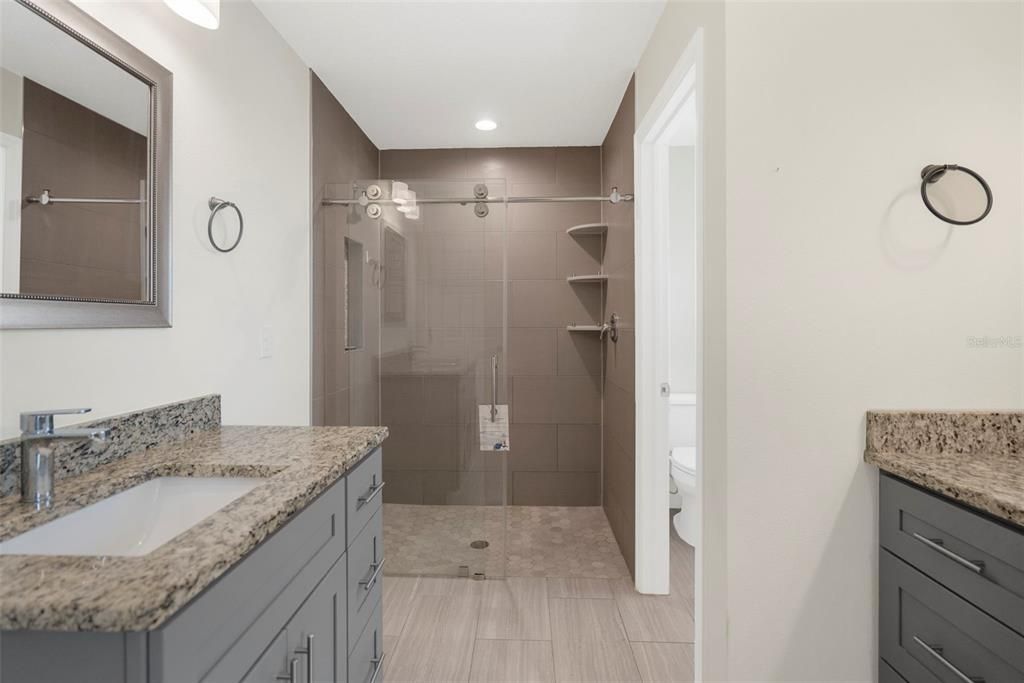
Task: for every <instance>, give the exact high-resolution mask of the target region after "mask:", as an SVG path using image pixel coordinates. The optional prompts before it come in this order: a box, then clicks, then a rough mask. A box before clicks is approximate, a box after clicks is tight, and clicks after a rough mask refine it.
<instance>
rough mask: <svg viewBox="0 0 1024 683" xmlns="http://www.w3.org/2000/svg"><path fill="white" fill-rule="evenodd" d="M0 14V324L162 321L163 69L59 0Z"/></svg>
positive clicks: (24, 2) (166, 263) (166, 75)
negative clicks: (0, 217)
mask: <svg viewBox="0 0 1024 683" xmlns="http://www.w3.org/2000/svg"><path fill="white" fill-rule="evenodd" d="M0 13H2V16H0V209H2V219H3V220H2V227H0V328H4V329H12V328H66V327H167V326H170V323H171V306H170V303H171V302H170V298H171V297H170V295H171V288H170V283H171V278H170V265H171V262H170V253H171V251H170V177H171V157H170V155H171V95H172V92H171V91H172V76H171V73H170V72H169V71H167V70H166V69H164V68H163V67H161V66H160V65H159V64H157V63H156V62H155V61H154V60H152V59H151V58H149V57H148V56H146V55H145V54H143V53H142V52H140V51H139V50H138V49H136V48H134V47H133V46H132V45H130V44H129V43H128V42H127V41H125V40H123V39H122V38H120V37H119V36H118V35H116V34H115V33H113V32H112V31H110V30H109V29H107V28H106V27H105V26H103V25H102V24H100V23H99V22H97V21H96V20H95V19H93V18H92V17H90V16H89V15H88V14H86V13H85V12H83V11H82V10H80V9H78V8H77V7H76V6H74V5H73V4H71V3H70V2H68V1H67V0H36V1H30V0H14V1H10V0H7V1H4V2H0Z"/></svg>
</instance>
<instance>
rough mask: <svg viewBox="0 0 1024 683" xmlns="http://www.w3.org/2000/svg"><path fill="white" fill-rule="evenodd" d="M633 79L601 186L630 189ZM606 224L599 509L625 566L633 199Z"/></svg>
mask: <svg viewBox="0 0 1024 683" xmlns="http://www.w3.org/2000/svg"><path fill="white" fill-rule="evenodd" d="M634 120H635V96H634V83H633V81H632V80H631V81H630V83H629V86H628V87H627V88H626V92H625V95H623V98H622V103H621V104H620V105H619V110H618V112H617V113H616V114H615V119H614V120H613V121H612V125H611V128H610V129H609V130H608V135H607V136H606V137H605V140H604V145H603V146H602V147H601V150H602V155H601V156H602V183H603V188H602V191H603V192H604V193H605V194H607V193H608V192H610V191H611V189H612V187H618V188H619V191H620V192H623V193H632V192H633V132H634ZM603 211H604V220H605V222H606V223H607V224H608V237H607V243H606V246H605V258H604V262H605V272H606V273H608V276H609V277H608V288H607V298H606V301H605V310H604V318H605V319H606V320H607V319H608V318H609V317H610V316H611V315H612V314H613V313H617V314H618V315H619V316H620V322H619V326H620V327H619V341H618V343H617V344H611V343H610V344H608V345H607V349H606V353H605V372H604V433H603V435H602V442H603V444H604V498H603V500H604V510H605V514H606V515H607V517H608V521H609V523H610V524H611V527H612V531H613V532H614V533H615V538H616V539H617V540H618V542H619V547H620V548H621V549H622V554H623V556H624V557H625V558H626V563H627V564H628V565H629V569H630V572H632V571H633V566H634V565H633V561H634V545H633V544H634V530H635V523H636V515H635V501H636V494H635V488H634V487H635V483H634V480H635V456H636V453H635V449H634V443H635V438H634V437H635V431H636V418H635V415H636V409H635V400H634V390H633V376H634V354H635V348H636V344H635V339H636V337H635V320H636V318H635V315H634V302H633V282H634V280H633V277H634V260H633V204H632V203H631V202H629V203H621V204H604V206H603Z"/></svg>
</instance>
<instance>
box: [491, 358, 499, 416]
mask: <svg viewBox="0 0 1024 683" xmlns="http://www.w3.org/2000/svg"><path fill="white" fill-rule="evenodd" d="M497 419H498V356H497V355H494V356H491V422H494V421H495V420H497Z"/></svg>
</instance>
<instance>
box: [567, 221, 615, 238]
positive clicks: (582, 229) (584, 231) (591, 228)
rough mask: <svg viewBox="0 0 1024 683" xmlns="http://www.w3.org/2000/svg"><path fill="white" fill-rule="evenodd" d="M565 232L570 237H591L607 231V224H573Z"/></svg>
mask: <svg viewBox="0 0 1024 683" xmlns="http://www.w3.org/2000/svg"><path fill="white" fill-rule="evenodd" d="M565 232H566V234H567V235H569V236H570V237H593V236H595V235H603V234H605V233H606V232H608V225H607V224H606V223H583V224H582V225H574V226H572V227H571V228H569V229H568V230H566V231H565Z"/></svg>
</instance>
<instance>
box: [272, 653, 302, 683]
mask: <svg viewBox="0 0 1024 683" xmlns="http://www.w3.org/2000/svg"><path fill="white" fill-rule="evenodd" d="M277 680H279V681H288V683H299V658H298V657H292V658H291V660H290V661H289V662H288V673H287V674H281V675H280V676H278V677H277Z"/></svg>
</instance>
